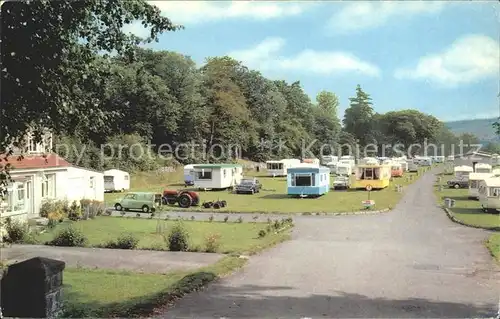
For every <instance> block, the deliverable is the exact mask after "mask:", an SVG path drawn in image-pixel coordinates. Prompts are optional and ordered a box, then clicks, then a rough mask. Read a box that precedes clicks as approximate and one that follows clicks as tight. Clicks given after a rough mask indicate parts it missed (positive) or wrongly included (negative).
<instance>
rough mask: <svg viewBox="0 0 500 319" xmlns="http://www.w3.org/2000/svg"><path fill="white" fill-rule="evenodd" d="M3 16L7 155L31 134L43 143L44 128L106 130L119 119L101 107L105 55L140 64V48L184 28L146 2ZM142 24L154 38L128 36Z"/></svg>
mask: <svg viewBox="0 0 500 319" xmlns="http://www.w3.org/2000/svg"><path fill="white" fill-rule="evenodd" d="M0 15H1V24H2V44H1V46H2V50H1V51H2V52H1V69H2V90H1V106H2V107H1V108H0V118H2V119H5V120H3V121H2V125H1V126H0V149H1V150H0V151H1V152H5V151H6V149H7V147H8V146H9V145H12V144H14V145H19V143H20V142H21V140H22V137H23V136H24V135H25V133H26V132H27V130H28V129H33V130H34V131H35V137H36V140H40V137H41V133H42V130H43V129H44V128H48V129H50V130H52V131H53V132H55V133H60V132H64V131H71V130H72V126H71V124H72V122H74V121H72V120H74V119H78V121H79V123H81V126H82V127H85V128H86V129H87V130H88V131H91V132H99V131H100V129H102V128H105V127H106V125H107V123H108V120H109V119H110V118H111V117H112V116H114V115H115V113H114V112H112V111H108V110H103V109H102V108H100V107H99V106H100V105H101V102H102V100H103V98H104V95H105V89H104V88H105V85H104V84H105V82H106V79H107V75H108V74H109V69H108V68H107V67H106V66H107V65H106V64H103V63H100V58H99V57H98V53H99V52H103V51H104V52H116V53H117V54H118V55H126V56H128V57H129V58H133V53H134V51H135V47H136V46H137V44H139V43H144V42H151V41H153V40H155V39H157V36H158V34H160V33H161V32H164V31H174V30H177V29H179V27H178V26H175V25H173V24H172V23H171V21H170V20H169V19H168V18H166V17H163V16H162V15H161V12H160V10H159V9H158V8H157V7H155V6H152V5H150V4H149V3H148V1H146V0H131V1H114V0H107V1H102V0H89V1H72V0H60V1H48V0H39V1H5V2H4V3H3V4H2V6H1V10H0ZM134 21H141V22H142V23H143V25H145V26H146V27H150V30H151V33H150V36H149V37H148V38H146V39H140V38H138V37H135V36H133V35H129V34H126V33H124V32H123V29H122V28H123V26H124V25H125V24H127V23H131V22H134ZM82 97H84V98H82ZM5 173H6V172H5V170H4V167H2V168H0V175H1V176H0V180H3V181H5V179H6V174H5Z"/></svg>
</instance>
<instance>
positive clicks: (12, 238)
mask: <svg viewBox="0 0 500 319" xmlns="http://www.w3.org/2000/svg"><path fill="white" fill-rule="evenodd" d="M5 230H6V233H7V234H6V236H4V238H3V240H4V241H5V242H7V243H10V244H16V243H21V242H23V241H24V239H25V238H26V237H27V236H28V234H29V228H28V224H26V223H23V222H20V221H17V220H12V219H10V218H9V217H7V218H6V220H5Z"/></svg>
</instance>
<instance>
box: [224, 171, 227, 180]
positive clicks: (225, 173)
mask: <svg viewBox="0 0 500 319" xmlns="http://www.w3.org/2000/svg"><path fill="white" fill-rule="evenodd" d="M223 171H224V178H226V176H227V169H223Z"/></svg>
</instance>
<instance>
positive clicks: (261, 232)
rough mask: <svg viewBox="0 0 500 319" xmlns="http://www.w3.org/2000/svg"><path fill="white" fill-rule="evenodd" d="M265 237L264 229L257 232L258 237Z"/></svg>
mask: <svg viewBox="0 0 500 319" xmlns="http://www.w3.org/2000/svg"><path fill="white" fill-rule="evenodd" d="M264 236H266V231H265V230H264V229H261V230H259V237H260V238H262V237H264Z"/></svg>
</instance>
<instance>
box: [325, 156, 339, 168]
mask: <svg viewBox="0 0 500 319" xmlns="http://www.w3.org/2000/svg"><path fill="white" fill-rule="evenodd" d="M338 161H339V157H338V156H334V155H325V156H322V157H321V164H322V165H325V166H328V164H331V163H337V162H338Z"/></svg>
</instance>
